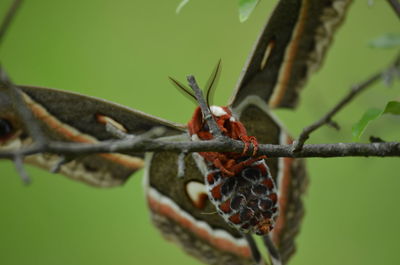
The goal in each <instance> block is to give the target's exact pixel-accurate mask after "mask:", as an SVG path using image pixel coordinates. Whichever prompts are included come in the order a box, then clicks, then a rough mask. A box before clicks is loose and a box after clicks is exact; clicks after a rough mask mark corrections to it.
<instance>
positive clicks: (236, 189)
mask: <svg viewBox="0 0 400 265" xmlns="http://www.w3.org/2000/svg"><path fill="white" fill-rule="evenodd" d="M205 182H206V185H207V189H208V194H209V197H210V200H211V201H212V202H213V203H214V205H215V206H216V209H217V211H218V213H219V214H220V215H221V216H222V217H223V218H224V219H225V220H226V222H227V223H229V224H230V225H232V226H234V227H236V228H237V229H239V230H240V231H243V232H246V233H247V232H254V233H256V234H258V235H265V234H268V233H269V232H270V231H271V230H272V229H273V227H274V225H275V220H276V218H277V216H278V206H277V201H278V198H277V193H276V188H275V184H274V181H273V180H272V177H271V174H270V173H269V170H268V167H267V165H266V163H265V161H264V160H263V159H260V160H258V161H256V162H254V163H253V164H251V165H250V166H248V167H245V168H244V169H243V170H242V171H240V172H239V173H237V174H236V175H234V176H226V175H223V174H222V173H221V171H220V170H219V169H214V170H212V171H210V172H209V173H208V175H207V177H206V181H205Z"/></svg>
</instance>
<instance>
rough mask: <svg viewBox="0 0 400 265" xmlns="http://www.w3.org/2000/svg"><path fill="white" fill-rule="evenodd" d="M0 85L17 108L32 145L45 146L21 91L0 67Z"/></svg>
mask: <svg viewBox="0 0 400 265" xmlns="http://www.w3.org/2000/svg"><path fill="white" fill-rule="evenodd" d="M0 84H2V85H3V86H5V87H6V88H8V90H9V92H10V94H11V96H12V99H13V101H14V105H15V106H18V107H17V108H16V109H17V111H18V114H19V115H20V117H21V119H22V120H23V121H24V124H25V125H26V127H27V130H28V132H29V134H30V135H31V137H32V138H33V140H34V144H35V145H38V146H42V145H45V144H46V138H45V136H44V135H43V132H42V130H41V128H40V126H39V124H38V122H37V121H36V119H35V117H34V116H33V114H32V112H31V111H30V110H29V109H28V107H27V105H26V104H25V101H24V100H23V98H22V95H21V90H20V89H19V88H18V87H17V86H15V85H14V84H13V83H12V82H11V80H10V79H9V77H8V75H7V73H6V72H5V71H4V69H3V68H2V67H1V66H0Z"/></svg>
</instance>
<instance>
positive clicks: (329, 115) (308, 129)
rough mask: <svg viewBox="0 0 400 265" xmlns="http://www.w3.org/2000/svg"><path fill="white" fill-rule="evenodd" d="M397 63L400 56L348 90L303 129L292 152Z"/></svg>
mask: <svg viewBox="0 0 400 265" xmlns="http://www.w3.org/2000/svg"><path fill="white" fill-rule="evenodd" d="M399 62H400V56H398V57H397V58H396V60H395V62H394V63H393V64H391V65H390V66H389V67H388V68H386V69H385V70H384V71H381V72H379V73H376V74H374V75H373V76H371V77H369V78H368V79H367V80H365V81H363V82H361V83H360V84H358V85H355V86H353V87H352V88H351V89H350V92H349V93H348V94H347V95H346V96H345V97H343V98H342V100H340V101H339V102H338V103H337V104H336V105H335V106H334V107H333V108H332V109H331V110H330V111H328V113H326V114H325V115H324V116H323V117H322V118H321V119H319V120H317V121H316V122H314V123H312V124H311V125H309V126H307V127H305V128H304V129H303V131H302V132H301V134H300V136H299V139H298V140H297V141H294V143H293V146H294V147H293V148H294V151H295V152H299V151H300V150H301V149H302V147H303V145H304V143H305V142H306V141H307V139H308V138H309V137H310V134H311V133H312V132H314V131H315V130H317V129H318V128H320V127H321V126H323V125H325V124H330V123H332V117H333V116H334V115H335V114H336V113H338V112H339V111H340V110H341V109H342V108H343V107H344V106H346V105H347V104H348V103H350V102H351V101H352V100H353V99H354V97H356V96H357V95H359V94H360V93H361V92H363V91H364V90H365V89H366V88H368V87H370V86H371V85H372V84H374V83H375V82H376V81H378V80H379V79H380V78H381V77H382V75H383V74H384V73H385V72H387V71H389V70H391V69H393V68H394V67H398V64H399Z"/></svg>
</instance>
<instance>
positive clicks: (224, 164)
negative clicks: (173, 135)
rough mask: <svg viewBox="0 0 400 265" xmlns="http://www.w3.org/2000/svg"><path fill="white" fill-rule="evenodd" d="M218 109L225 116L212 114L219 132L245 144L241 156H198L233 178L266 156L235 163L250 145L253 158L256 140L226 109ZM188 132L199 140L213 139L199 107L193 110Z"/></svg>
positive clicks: (207, 154)
mask: <svg viewBox="0 0 400 265" xmlns="http://www.w3.org/2000/svg"><path fill="white" fill-rule="evenodd" d="M218 108H221V109H222V110H223V111H224V112H225V114H223V115H220V116H216V115H214V114H213V117H214V119H215V121H216V123H217V125H218V127H219V129H220V130H221V132H222V133H223V134H224V135H225V136H227V137H229V138H232V139H234V140H240V141H243V142H244V143H245V148H244V150H243V152H242V153H241V154H237V153H231V152H227V153H217V152H200V153H199V154H200V155H201V156H203V157H204V158H205V159H206V160H207V161H209V162H211V163H213V165H214V166H215V167H216V168H218V169H220V170H221V171H222V172H223V173H224V174H225V175H228V176H233V175H235V174H237V173H238V172H240V171H241V170H242V169H243V168H244V167H246V166H249V165H251V164H252V163H254V162H256V161H257V160H259V159H264V158H266V156H258V157H254V158H252V159H251V160H246V161H242V162H237V160H238V159H240V158H242V157H244V156H245V155H246V153H247V151H248V149H249V146H250V144H253V147H254V149H253V156H255V154H256V153H257V150H258V142H257V139H256V138H255V137H254V136H248V135H247V131H246V128H245V127H244V125H243V124H242V123H241V122H240V121H237V120H236V119H235V118H234V117H233V115H232V112H231V110H230V109H229V108H228V107H218ZM188 130H189V133H190V135H197V136H198V137H199V139H201V140H211V139H212V138H213V135H212V134H211V132H210V131H209V129H208V126H206V123H205V121H204V119H203V114H202V112H201V109H200V107H197V108H196V109H195V111H194V114H193V116H192V119H191V120H190V121H189V123H188Z"/></svg>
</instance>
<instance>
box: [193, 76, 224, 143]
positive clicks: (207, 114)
mask: <svg viewBox="0 0 400 265" xmlns="http://www.w3.org/2000/svg"><path fill="white" fill-rule="evenodd" d="M187 80H188V82H189V86H190V87H191V88H192V89H193V91H194V95H195V96H196V99H197V102H198V103H199V106H200V108H201V112H202V113H203V116H204V120H205V121H206V122H207V125H208V127H209V128H210V132H211V134H212V135H213V136H214V137H215V138H219V139H224V138H225V137H223V135H222V132H221V130H220V129H219V127H218V125H217V123H216V122H215V120H214V118H213V116H212V114H211V111H210V108H209V107H208V106H207V103H206V101H205V100H204V96H203V92H202V91H201V89H200V88H199V86H198V85H197V82H196V79H195V78H194V76H192V75H189V76H188V77H187Z"/></svg>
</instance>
